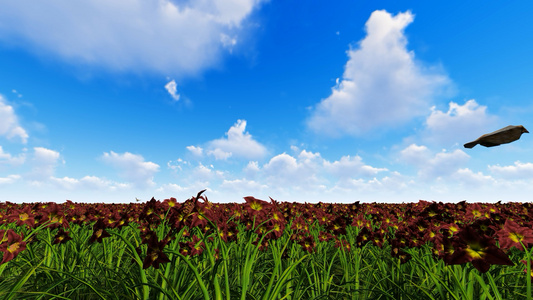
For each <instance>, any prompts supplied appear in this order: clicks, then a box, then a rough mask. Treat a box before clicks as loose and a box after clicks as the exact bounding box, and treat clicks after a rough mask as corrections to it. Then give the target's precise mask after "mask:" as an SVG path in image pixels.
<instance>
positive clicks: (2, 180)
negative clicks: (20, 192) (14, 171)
mask: <svg viewBox="0 0 533 300" xmlns="http://www.w3.org/2000/svg"><path fill="white" fill-rule="evenodd" d="M20 178H21V177H20V175H9V176H7V177H0V186H2V185H8V184H13V183H15V182H16V181H18V180H20Z"/></svg>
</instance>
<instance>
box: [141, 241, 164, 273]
mask: <svg viewBox="0 0 533 300" xmlns="http://www.w3.org/2000/svg"><path fill="white" fill-rule="evenodd" d="M168 242H169V240H168V239H163V240H162V241H158V240H157V235H156V234H155V233H154V234H151V235H150V240H149V241H148V251H147V252H146V257H145V258H144V261H143V269H148V268H149V267H150V266H153V267H154V268H156V269H159V264H162V263H168V262H170V259H168V256H167V255H166V254H165V253H164V252H163V248H165V246H166V245H167V243H168Z"/></svg>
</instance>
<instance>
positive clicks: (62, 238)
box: [52, 228, 72, 244]
mask: <svg viewBox="0 0 533 300" xmlns="http://www.w3.org/2000/svg"><path fill="white" fill-rule="evenodd" d="M69 240H72V238H71V237H70V236H69V235H68V231H65V230H64V229H63V228H59V231H58V232H57V234H56V235H55V236H54V242H52V244H63V243H66V242H67V241H69Z"/></svg>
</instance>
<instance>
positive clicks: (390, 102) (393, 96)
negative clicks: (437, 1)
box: [307, 10, 449, 136]
mask: <svg viewBox="0 0 533 300" xmlns="http://www.w3.org/2000/svg"><path fill="white" fill-rule="evenodd" d="M412 21H413V15H412V14H411V13H410V12H405V13H399V14H397V15H396V16H394V17H393V16H391V15H390V14H389V13H387V12H386V11H383V10H380V11H374V12H373V13H372V15H371V16H370V18H369V19H368V21H367V23H366V31H367V36H366V37H365V38H364V39H363V40H362V41H361V42H360V43H359V47H358V48H357V49H351V50H349V51H348V56H349V60H348V62H347V63H346V66H345V71H344V74H343V78H342V80H341V81H340V83H338V84H337V86H335V87H334V88H332V93H331V95H330V96H329V97H328V98H326V99H324V100H322V101H321V102H320V103H319V104H318V105H317V106H316V108H315V110H314V111H313V113H312V115H311V117H310V119H309V120H308V121H307V124H308V126H309V127H310V128H311V129H312V130H314V131H315V132H318V133H325V134H327V135H331V136H339V135H342V134H348V135H360V134H362V133H365V132H367V131H369V130H371V129H375V128H386V127H397V126H399V125H400V124H402V123H405V122H407V121H410V120H411V119H413V118H414V117H417V116H421V115H424V114H425V113H426V112H427V109H428V108H429V107H430V102H431V100H432V98H433V97H434V96H435V95H436V94H437V93H438V92H440V90H441V89H442V88H443V87H446V86H447V85H448V83H449V79H448V78H447V77H446V76H445V75H441V74H439V73H438V72H436V71H431V70H429V69H428V68H424V67H423V66H421V65H420V64H419V63H417V62H416V61H415V59H414V52H412V51H407V49H406V45H407V39H406V37H405V35H404V33H403V31H404V29H405V27H407V25H409V24H410V23H411V22H412Z"/></svg>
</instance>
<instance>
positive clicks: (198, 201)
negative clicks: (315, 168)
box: [0, 191, 533, 300]
mask: <svg viewBox="0 0 533 300" xmlns="http://www.w3.org/2000/svg"><path fill="white" fill-rule="evenodd" d="M203 192H204V191H201V192H200V193H198V195H197V196H196V197H192V198H191V199H188V200H186V201H184V202H183V203H180V202H178V201H177V199H175V198H170V199H165V200H164V201H158V200H156V199H154V198H152V199H151V200H150V201H148V202H146V203H130V204H103V203H74V202H72V201H67V202H65V203H61V204H57V203H52V202H50V203H39V202H36V203H23V204H16V203H10V202H3V203H0V237H2V240H1V241H0V251H1V255H2V261H1V263H0V298H1V299H106V300H107V299H117V300H118V299H142V300H147V299H157V300H163V299H184V300H193V299H194V300H196V299H205V300H207V299H216V300H222V299H224V300H235V299H241V300H249V299H257V300H269V299H272V300H274V299H279V300H281V299H286V300H296V299H306V300H313V299H316V300H318V299H343V300H344V299H346V300H348V299H352V300H355V299H457V300H459V299H461V300H463V299H476V300H478V299H505V300H508V299H528V300H530V299H531V277H532V276H533V273H532V272H531V249H532V246H533V229H532V228H533V221H532V219H533V218H532V215H533V205H532V204H530V203H492V204H491V203H467V202H465V201H463V202H459V203H440V202H439V203H437V202H428V201H422V200H420V201H419V202H417V203H402V204H387V203H359V202H355V203H349V204H338V203H322V202H320V203H316V204H311V203H289V202H278V201H275V200H273V199H270V201H265V200H260V199H256V198H254V197H244V200H245V203H242V204H237V203H223V204H221V203H212V202H210V201H209V200H208V199H207V197H205V196H202V193H203Z"/></svg>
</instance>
